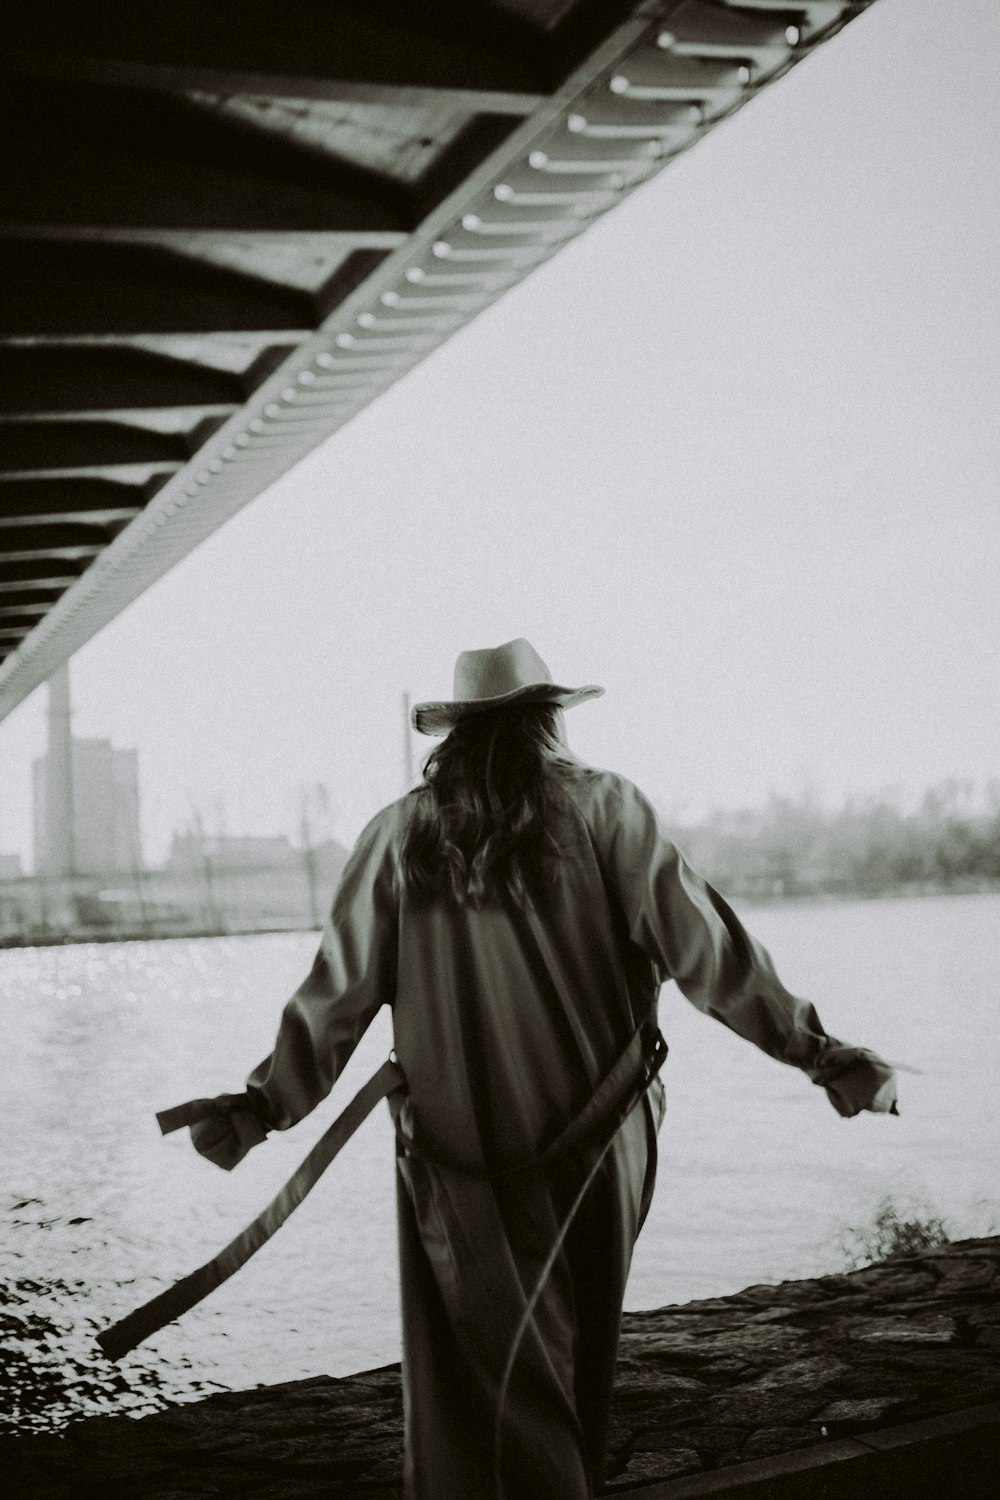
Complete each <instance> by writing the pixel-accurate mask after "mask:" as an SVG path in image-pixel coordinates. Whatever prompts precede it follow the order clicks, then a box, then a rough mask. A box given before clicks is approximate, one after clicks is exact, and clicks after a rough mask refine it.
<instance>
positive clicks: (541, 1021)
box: [248, 767, 894, 1500]
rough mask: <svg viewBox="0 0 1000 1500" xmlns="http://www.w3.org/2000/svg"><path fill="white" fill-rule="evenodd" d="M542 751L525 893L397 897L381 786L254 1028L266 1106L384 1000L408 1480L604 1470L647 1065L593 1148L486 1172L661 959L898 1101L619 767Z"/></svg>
mask: <svg viewBox="0 0 1000 1500" xmlns="http://www.w3.org/2000/svg"><path fill="white" fill-rule="evenodd" d="M553 774H556V775H558V778H559V781H560V784H561V787H562V791H563V793H564V795H563V797H562V798H561V799H560V800H561V803H562V813H561V826H560V828H559V831H558V837H559V840H560V844H561V847H562V851H563V853H562V857H561V858H560V859H559V860H558V861H557V863H556V867H555V869H554V871H553V876H552V883H551V886H550V887H548V888H546V891H545V894H544V898H542V897H540V896H539V897H535V898H534V899H532V898H527V899H525V900H523V901H520V902H517V901H514V900H513V899H503V900H500V899H498V900H495V901H492V902H489V903H487V904H485V905H483V906H481V907H479V908H472V907H469V906H465V905H455V904H449V903H445V902H443V901H442V902H435V903H432V904H429V905H428V904H419V903H415V902H412V901H411V900H410V899H409V898H408V896H407V893H406V890H405V888H403V886H402V882H401V880H400V878H399V857H400V849H401V845H402V841H403V839H404V836H405V833H406V828H407V823H408V820H409V817H410V815H411V812H412V809H413V806H414V797H415V796H416V795H419V794H418V793H411V794H409V795H408V796H407V797H404V798H402V799H401V800H399V801H398V802H395V803H393V804H392V805H391V806H389V807H387V808H385V809H384V810H383V811H382V812H380V813H379V814H378V815H377V816H376V817H375V818H374V819H373V820H372V822H371V823H370V824H369V825H368V827H367V828H366V829H365V831H364V833H363V834H362V835H361V838H360V839H359V841H358V843H357V846H356V848H355V849H354V852H353V854H352V856H351V859H350V861H349V863H348V865H347V867H346V869H345V870H344V873H343V876H342V878H341V881H340V884H339V887H338V889H337V892H336V895H335V898H334V902H333V908H332V912H331V915H330V919H329V921H328V923H327V925H326V928H325V930H324V934H323V939H322V944H321V947H320V950H319V953H318V954H317V957H316V961H315V964H314V966H313V969H312V972H311V973H310V975H309V977H308V978H307V979H306V981H305V982H304V983H303V984H302V986H301V987H300V988H299V990H298V991H297V992H296V993H295V995H294V996H293V997H292V999H291V1000H290V1001H289V1002H288V1004H287V1006H286V1007H285V1010H284V1014H283V1016H282V1020H281V1025H280V1029H279V1032H278V1036H277V1040H276V1043H275V1047H274V1051H273V1052H272V1053H271V1055H270V1056H269V1057H268V1058H266V1059H265V1060H264V1062H262V1063H261V1064H260V1066H259V1067H258V1068H256V1069H255V1070H254V1072H253V1073H252V1074H251V1075H250V1077H249V1079H248V1088H249V1090H250V1091H251V1094H253V1095H255V1096H256V1097H257V1102H258V1103H259V1104H260V1105H261V1107H262V1108H264V1109H266V1112H267V1114H268V1115H269V1117H270V1121H271V1123H272V1124H273V1125H274V1126H275V1127H276V1128H278V1129H287V1128H288V1127H289V1126H291V1125H293V1124H295V1123H296V1121H298V1120H300V1119H302V1117H303V1116H304V1115H306V1114H308V1113H309V1111H310V1110H311V1109H313V1108H314V1106H315V1105H316V1104H317V1103H318V1102H319V1101H320V1100H321V1099H322V1098H323V1097H324V1096H325V1095H326V1094H327V1093H328V1092H329V1090H330V1088H331V1087H332V1085H333V1083H334V1081H335V1080H336V1078H337V1076H338V1074H339V1073H340V1071H341V1069H342V1068H343V1067H344V1065H345V1063H346V1062H347V1059H348V1058H349V1056H350V1055H351V1053H352V1051H353V1050H354V1048H355V1046H356V1045H357V1043H358V1041H359V1039H360V1038H361V1036H362V1034H363V1033H364V1031H365V1029H366V1027H367V1026H368V1025H369V1023H370V1022H371V1020H372V1018H373V1017H374V1016H375V1014H376V1012H377V1011H378V1010H379V1008H380V1007H381V1006H382V1005H390V1006H391V1007H392V1011H393V1031H394V1044H395V1050H396V1055H397V1058H398V1060H399V1063H400V1065H401V1067H402V1069H403V1071H404V1073H405V1075H406V1079H407V1083H408V1097H407V1100H406V1103H405V1104H404V1106H403V1109H402V1112H401V1117H400V1119H399V1121H398V1124H399V1125H400V1127H401V1134H402V1137H403V1139H404V1140H405V1139H406V1138H407V1137H411V1138H413V1139H415V1140H416V1139H419V1140H420V1141H421V1142H422V1143H423V1146H424V1147H425V1148H426V1151H427V1152H429V1156H430V1159H428V1156H427V1155H426V1154H424V1153H421V1154H420V1155H419V1156H418V1155H414V1154H413V1153H411V1152H410V1151H409V1150H408V1149H407V1148H406V1146H405V1145H400V1146H398V1148H397V1169H398V1170H397V1181H398V1223H399V1250H400V1269H401V1289H402V1321H403V1389H404V1411H405V1451H406V1457H405V1493H406V1495H407V1496H408V1497H410V1500H480V1497H481V1500H494V1497H496V1500H585V1497H588V1496H590V1495H591V1494H592V1493H594V1492H595V1490H598V1489H600V1487H601V1484H602V1481H603V1473H604V1446H605V1432H606V1424H607V1414H608V1407H609V1402H610V1395H611V1385H612V1378H613V1374H614V1365H615V1354H616V1348H617V1344H618V1336H619V1325H620V1319H621V1308H622V1299H623V1296H624V1291H625V1283H626V1278H627V1276H628V1270H629V1262H630V1258H631V1254H632V1249H633V1246H634V1244H635V1240H636V1236H637V1235H638V1233H639V1230H640V1228H641V1225H642V1222H643V1219H644V1217H645V1214H646V1211H647V1208H648V1206H649V1202H650V1197H651V1194H652V1190H653V1181H654V1177H655V1171H656V1135H657V1130H658V1128H659V1126H660V1122H661V1119H662V1115H663V1089H662V1086H661V1085H660V1083H659V1081H658V1080H657V1081H655V1082H654V1083H653V1085H652V1086H651V1087H650V1088H649V1090H648V1091H647V1092H646V1093H645V1094H644V1095H643V1096H642V1097H641V1098H640V1100H639V1102H638V1103H637V1104H636V1105H635V1106H634V1108H632V1110H631V1112H630V1113H629V1114H628V1116H627V1118H626V1119H625V1120H624V1123H623V1124H621V1126H620V1128H619V1129H618V1130H617V1133H616V1134H615V1135H614V1137H613V1139H612V1141H611V1145H610V1148H609V1149H608V1150H607V1152H606V1154H605V1155H604V1157H603V1158H602V1159H601V1160H600V1161H599V1163H597V1164H596V1167H595V1160H596V1157H595V1148H592V1149H590V1150H589V1152H588V1151H582V1152H581V1154H580V1156H579V1159H578V1160H569V1161H566V1162H563V1163H559V1164H557V1165H556V1166H554V1167H552V1168H549V1169H546V1170H545V1171H536V1172H533V1173H532V1172H528V1173H526V1174H521V1175H518V1176H515V1177H507V1178H504V1177H502V1176H501V1177H497V1176H496V1175H495V1174H496V1172H497V1171H498V1170H499V1169H502V1167H503V1166H504V1164H505V1163H509V1162H511V1161H512V1160H520V1159H522V1158H524V1157H527V1156H530V1155H531V1154H532V1153H537V1152H538V1150H539V1148H540V1147H541V1146H542V1145H544V1143H545V1142H547V1141H549V1140H551V1139H552V1138H553V1137H554V1136H557V1135H558V1133H559V1131H560V1130H561V1129H562V1128H563V1127H564V1126H565V1125H566V1123H567V1122H568V1121H569V1120H571V1119H572V1118H573V1117H574V1116H575V1115H576V1114H577V1113H578V1112H579V1111H580V1110H581V1109H582V1108H583V1106H584V1105H585V1104H586V1102H587V1100H588V1099H589V1098H590V1097H591V1095H592V1093H593V1091H594V1089H595V1087H596V1086H597V1084H598V1083H599V1081H600V1080H601V1079H602V1078H603V1077H604V1076H605V1074H607V1072H608V1071H609V1069H610V1068H611V1066H612V1064H613V1063H614V1062H615V1060H616V1059H617V1058H618V1056H619V1055H620V1054H621V1053H622V1051H623V1049H624V1048H625V1047H626V1045H627V1044H628V1042H629V1040H630V1038H631V1037H632V1036H633V1034H634V1032H635V1031H636V1029H637V1028H638V1027H640V1026H641V1025H642V1024H643V1023H644V1022H646V1021H648V1020H649V1018H650V1017H651V1016H652V1015H654V1014H655V1007H656V1000H657V994H658V991H659V988H660V986H661V984H662V983H663V982H664V980H666V979H668V978H669V979H673V980H675V981H676V983H677V984H678V986H679V987H680V989H681V990H682V991H683V993H684V994H685V995H686V996H687V998H688V999H689V1000H690V1001H691V1002H692V1004H694V1005H695V1006H697V1007H698V1009H700V1010H702V1011H705V1012H707V1013H709V1014H710V1015H713V1016H715V1017H716V1019H718V1020H720V1021H722V1022H723V1023H724V1024H725V1025H726V1026H728V1027H730V1028H731V1029H732V1030H734V1031H736V1032H738V1033H739V1034H740V1035H741V1036H744V1037H746V1038H747V1039H748V1040H749V1041H751V1042H753V1043H755V1044H756V1045H757V1046H758V1047H760V1048H762V1049H763V1051H765V1052H767V1053H769V1054H770V1055H771V1056H772V1057H775V1058H778V1059H780V1060H782V1061H783V1062H786V1063H791V1064H792V1065H794V1066H796V1067H798V1068H801V1069H802V1070H803V1071H804V1072H805V1073H806V1074H807V1075H808V1076H809V1077H811V1078H812V1079H813V1080H814V1081H816V1082H818V1083H820V1084H821V1085H824V1086H826V1087H827V1090H828V1093H829V1095H830V1098H831V1100H832V1102H833V1103H834V1105H835V1106H836V1107H837V1108H838V1110H839V1111H840V1112H841V1113H842V1114H854V1113H856V1112H857V1111H858V1110H860V1109H865V1108H874V1109H877V1110H883V1109H889V1108H890V1107H891V1106H893V1101H894V1089H893V1081H892V1074H891V1070H890V1069H889V1067H888V1066H887V1065H886V1064H883V1063H882V1062H881V1060H880V1059H878V1058H876V1057H874V1055H873V1054H871V1053H866V1052H864V1051H863V1050H862V1049H858V1048H850V1047H846V1046H845V1045H844V1044H842V1043H840V1042H837V1041H836V1040H835V1039H833V1038H831V1037H828V1036H827V1034H826V1032H825V1031H824V1030H823V1027H822V1025H821V1024H820V1020H819V1017H818V1016H817V1014H816V1012H815V1010H814V1009H813V1007H812V1006H811V1005H809V1004H807V1003H805V1002H804V1001H802V1000H798V999H796V998H795V997H794V996H793V995H791V994H789V992H788V991H787V990H786V989H784V987H783V986H782V985H781V983H780V981H779V980H778V977H777V975H776V974H775V972H774V969H773V967H772V964H771V962H770V959H769V957H768V955H767V954H766V952H765V951H764V950H763V949H762V948H761V947H760V946H759V944H757V943H756V942H755V941H754V939H753V938H751V937H750V936H749V934H748V933H747V932H746V931H745V929H744V928H743V927H742V926H741V924H740V922H739V921H738V920H737V918H736V917H735V915H734V914H733V912H732V911H731V910H730V909H729V907H728V906H727V905H726V904H725V902H724V901H723V900H722V898H721V897H720V896H719V895H718V894H717V893H716V892H715V891H713V890H712V889H711V887H710V886H708V885H707V884H706V883H705V882H704V881H703V880H701V879H700V878H699V877H698V876H697V875H695V874H694V873H693V872H692V871H691V870H690V868H689V867H688V866H687V864H686V863H685V861H684V859H683V858H682V856H681V855H680V854H679V853H678V851H677V849H676V848H675V847H674V845H673V844H672V843H671V841H670V839H669V838H668V837H667V836H666V835H665V834H664V832H663V831H662V830H661V828H660V827H659V825H658V822H657V818H656V815H655V812H654V810H653V808H652V807H651V805H650V803H649V802H648V801H647V800H646V798H645V797H644V796H643V795H642V793H641V792H639V791H638V790H637V788H636V787H634V786H633V785H632V784H631V783H630V782H628V781H627V780H625V779H624V778H623V777H620V776H617V775H613V774H610V773H608V772H603V771H592V770H590V769H587V768H582V767H581V768H578V769H573V770H569V769H564V770H563V771H560V772H554V773H553ZM441 1158H444V1159H445V1161H446V1162H447V1164H443V1163H442V1161H441ZM490 1171H492V1172H493V1173H494V1176H493V1177H492V1178H491V1177H490V1176H488V1175H484V1174H485V1173H488V1172H490ZM588 1175H591V1176H592V1181H591V1182H590V1185H589V1186H587V1187H585V1183H586V1178H587V1176H588ZM584 1187H585V1191H584V1192H583V1196H582V1200H581V1204H580V1207H579V1209H578V1212H577V1213H576V1215H575V1217H574V1218H573V1220H572V1224H571V1227H570V1229H569V1231H568V1234H567V1235H566V1238H565V1242H564V1243H563V1245H562V1247H561V1250H560V1252H559V1254H558V1255H557V1257H556V1259H555V1262H554V1265H553V1266H552V1268H551V1273H550V1274H548V1275H547V1277H545V1278H544V1279H542V1278H541V1272H542V1269H543V1266H544V1263H545V1261H546V1258H547V1256H548V1254H549V1251H550V1250H551V1248H552V1247H553V1245H554V1243H555V1241H556V1237H557V1235H558V1234H559V1230H560V1227H561V1226H562V1224H563V1221H564V1218H565V1216H566V1214H567V1211H568V1210H569V1208H570V1206H571V1204H572V1202H573V1200H574V1199H575V1198H576V1197H578V1196H579V1194H580V1191H581V1188H584ZM540 1280H541V1282H542V1284H541V1291H540V1294H539V1295H538V1297H537V1302H536V1305H535V1306H534V1307H533V1309H532V1311H531V1314H530V1316H528V1315H527V1314H526V1304H527V1302H528V1300H529V1299H530V1298H531V1296H532V1294H533V1293H538V1290H539V1284H540ZM519 1324H523V1325H524V1327H523V1328H522V1329H521V1333H522V1337H521V1338H520V1341H519V1343H518V1345H517V1349H516V1355H515V1357H514V1358H513V1367H512V1369H510V1370H508V1369H507V1365H508V1363H509V1359H508V1356H510V1355H511V1351H512V1343H513V1341H514V1338H515V1334H516V1333H517V1331H518V1326H519ZM505 1377H506V1378H505Z"/></svg>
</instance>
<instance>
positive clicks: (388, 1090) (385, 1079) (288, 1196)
mask: <svg viewBox="0 0 1000 1500" xmlns="http://www.w3.org/2000/svg"><path fill="white" fill-rule="evenodd" d="M405 1083H406V1079H405V1077H404V1075H403V1071H402V1069H401V1068H400V1067H399V1066H398V1065H397V1064H396V1063H394V1062H384V1063H383V1064H382V1066H381V1067H380V1068H379V1069H378V1071H377V1072H376V1073H374V1074H373V1075H372V1076H371V1078H369V1080H368V1082H367V1083H366V1084H365V1086H364V1087H363V1088H362V1089H359V1091H358V1092H357V1093H356V1094H355V1096H354V1098H353V1099H352V1100H351V1102H350V1104H349V1105H348V1106H347V1108H346V1109H345V1110H344V1111H343V1113H342V1114H340V1115H338V1116H337V1118H336V1120H334V1122H333V1124H332V1125H331V1126H330V1127H329V1129H328V1130H327V1131H325V1132H324V1134H323V1135H321V1136H320V1138H319V1140H318V1141H317V1142H316V1144H315V1146H314V1147H313V1148H312V1150H311V1151H310V1152H309V1155H308V1156H307V1157H306V1158H305V1160H304V1161H303V1162H302V1163H301V1165H300V1166H299V1167H298V1168H297V1169H296V1170H295V1172H294V1173H293V1174H292V1176H291V1177H290V1178H289V1180H288V1182H286V1183H285V1186H284V1187H283V1188H282V1189H281V1192H280V1193H279V1194H278V1195H277V1197H276V1198H274V1199H272V1201H271V1202H270V1203H269V1204H268V1205H267V1207H266V1208H265V1209H264V1210H263V1212H262V1213H259V1214H258V1215H257V1217H256V1219H254V1221H253V1223H252V1224H249V1225H248V1226H247V1228H246V1229H244V1230H243V1233H242V1234H238V1235H237V1236H236V1238H235V1239H234V1240H232V1241H231V1242H230V1243H229V1244H228V1245H227V1246H226V1247H225V1249H224V1250H220V1251H219V1253H218V1255H216V1256H213V1258H212V1259H211V1260H210V1261H207V1262H206V1264H205V1265H203V1266H199V1267H198V1269H197V1270H196V1271H192V1272H191V1273H190V1275H188V1276H185V1277H183V1278H182V1279H181V1280H180V1281H178V1282H176V1283H175V1285H174V1286H171V1287H168V1288H167V1290H166V1291H165V1292H160V1294H159V1295H158V1296H156V1297H153V1298H152V1300H151V1301H149V1302H145V1303H143V1305H142V1307H138V1308H136V1310H135V1311H134V1312H131V1313H129V1314H128V1316H127V1317H125V1318H122V1319H121V1321H120V1322H118V1323H113V1324H112V1325H111V1327H110V1328H106V1329H105V1330H104V1332H103V1333H101V1334H99V1335H98V1337H97V1342H98V1344H99V1346H100V1348H101V1349H102V1351H103V1352H104V1354H106V1355H107V1357H108V1359H121V1358H122V1356H123V1355H124V1354H128V1352H129V1350H130V1349H134V1348H135V1347H136V1345H137V1344H141V1343H142V1341H143V1339H148V1338H149V1337H150V1335H151V1334H154V1333H157V1332H158V1331H159V1329H161V1328H163V1327H164V1326H165V1324H167V1323H172V1322H173V1320H174V1319H175V1318H179V1317H180V1316H181V1314H182V1313H186V1312H187V1311H188V1310H189V1309H190V1308H192V1307H194V1306H195V1304H196V1303H198V1302H200V1301H201V1300H202V1299H203V1298H204V1297H207V1296H208V1294H209V1292H214V1291H215V1288H216V1287H217V1286H221V1285H222V1283H223V1282H224V1281H228V1280H229V1277H230V1276H232V1275H233V1274H234V1272H236V1271H238V1270H239V1269H240V1267H241V1266H243V1265H245V1264H246V1262H247V1261H248V1260H249V1259H250V1257H251V1255H254V1254H255V1253H256V1252H257V1251H258V1250H259V1249H260V1247H261V1245H263V1244H265V1243H266V1242H267V1241H268V1240H269V1239H270V1238H271V1236H272V1235H273V1234H274V1233H275V1232H276V1231H277V1230H278V1229H280V1228H281V1226H282V1224H283V1223H284V1222H285V1220H286V1219H287V1218H288V1216H289V1214H290V1213H292V1212H293V1211H294V1210H295V1209H296V1208H298V1206H299V1204H300V1203H301V1202H302V1200H303V1198H304V1197H305V1196H306V1194H307V1193H309V1192H310V1191H311V1190H312V1189H313V1188H314V1187H315V1186H316V1183H317V1182H318V1181H319V1179H320V1177H322V1175H323V1173H324V1172H325V1171H326V1169H327V1167H328V1166H329V1165H330V1163H331V1162H332V1161H333V1158H334V1157H335V1156H336V1155H337V1153H338V1151H340V1149H341V1147H342V1146H344V1145H345V1144H346V1143H347V1141H349V1140H350V1138H351V1136H352V1135H353V1134H354V1132H355V1131H356V1130H357V1129H358V1127H359V1125H361V1124H362V1122H363V1121H364V1120H365V1119H367V1117H368V1116H369V1115H370V1114H371V1112H372V1110H373V1109H374V1108H375V1106H376V1104H377V1103H378V1102H379V1100H380V1099H384V1098H385V1097H386V1096H387V1095H388V1094H392V1093H395V1091H396V1090H397V1089H401V1088H403V1087H404V1086H405ZM214 1108H215V1101H213V1100H210V1099H192V1100H191V1101H190V1103H188V1104H179V1105H177V1107H176V1108H175V1109H169V1110H164V1111H163V1113H162V1114H160V1115H158V1116H157V1118H158V1119H159V1121H160V1128H161V1129H162V1130H163V1132H164V1134H167V1133H168V1132H169V1131H170V1130H177V1129H179V1128H180V1127H181V1126H182V1125H191V1124H194V1123H196V1122H197V1121H198V1120H200V1119H204V1118H205V1116H206V1114H208V1113H209V1112H211V1111H213V1110H214Z"/></svg>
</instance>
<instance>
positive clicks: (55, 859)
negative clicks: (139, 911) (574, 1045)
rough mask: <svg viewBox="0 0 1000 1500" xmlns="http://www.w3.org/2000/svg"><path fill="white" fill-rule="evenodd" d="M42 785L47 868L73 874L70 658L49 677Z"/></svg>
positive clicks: (74, 860)
mask: <svg viewBox="0 0 1000 1500" xmlns="http://www.w3.org/2000/svg"><path fill="white" fill-rule="evenodd" d="M46 770H47V778H46V779H47V785H46V789H45V793H46V795H45V843H46V852H47V856H48V858H47V863H48V867H49V871H50V873H51V874H53V875H72V874H73V873H74V866H75V863H76V852H75V849H74V840H73V735H72V730H71V728H70V703H69V662H64V663H63V665H62V666H61V667H60V668H59V669H58V671H56V672H54V673H53V674H52V676H51V677H50V678H49V753H48V761H47V766H46Z"/></svg>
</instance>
